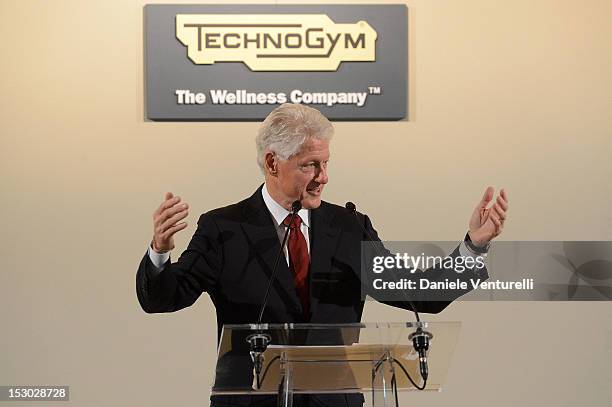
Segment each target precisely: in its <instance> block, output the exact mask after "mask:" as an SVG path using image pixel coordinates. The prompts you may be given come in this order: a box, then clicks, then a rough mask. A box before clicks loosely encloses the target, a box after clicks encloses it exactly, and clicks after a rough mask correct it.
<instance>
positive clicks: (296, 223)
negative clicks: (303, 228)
mask: <svg viewBox="0 0 612 407" xmlns="http://www.w3.org/2000/svg"><path fill="white" fill-rule="evenodd" d="M290 221H291V215H290V214H289V215H287V217H286V218H285V220H284V221H283V225H285V226H289V222H290ZM301 224H302V218H300V215H295V217H294V218H293V222H292V224H291V227H290V229H295V228H299V227H300V225H301Z"/></svg>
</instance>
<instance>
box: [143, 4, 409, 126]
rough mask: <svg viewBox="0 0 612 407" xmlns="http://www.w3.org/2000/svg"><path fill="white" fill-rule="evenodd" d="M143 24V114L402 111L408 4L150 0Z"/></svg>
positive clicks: (392, 114) (360, 115) (341, 115)
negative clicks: (288, 105) (300, 107)
mask: <svg viewBox="0 0 612 407" xmlns="http://www.w3.org/2000/svg"><path fill="white" fill-rule="evenodd" d="M144 23H145V85H146V89H145V100H146V108H145V115H146V118H147V119H150V120H160V121H212V120H225V121H235V120H262V119H263V118H264V117H265V116H266V115H267V114H268V113H269V112H270V111H271V110H272V109H274V107H276V106H278V105H279V104H281V103H284V102H285V101H287V102H294V103H303V104H306V105H310V106H312V107H315V108H317V109H319V110H320V111H321V112H322V113H323V114H324V115H325V116H327V117H328V118H330V119H333V120H399V119H402V118H404V117H405V116H406V111H407V91H408V85H407V73H408V68H407V63H408V62H407V44H408V41H407V37H408V29H407V8H406V7H405V6H404V5H380V6H379V5H358V6H352V5H351V6H344V5H146V6H145V8H144Z"/></svg>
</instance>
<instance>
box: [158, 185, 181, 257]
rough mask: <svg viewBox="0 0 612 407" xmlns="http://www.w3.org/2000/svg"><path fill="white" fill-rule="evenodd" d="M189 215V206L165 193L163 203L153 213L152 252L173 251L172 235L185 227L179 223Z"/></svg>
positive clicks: (178, 198) (169, 193) (176, 197)
mask: <svg viewBox="0 0 612 407" xmlns="http://www.w3.org/2000/svg"><path fill="white" fill-rule="evenodd" d="M187 215H189V205H188V204H187V203H186V202H183V203H181V198H180V197H178V196H174V195H172V192H166V195H165V197H164V202H162V204H161V205H160V206H159V208H157V210H156V211H155V212H153V243H152V246H153V250H155V251H156V252H158V253H161V252H167V251H170V250H172V249H174V234H175V233H176V232H178V231H180V230H183V229H185V228H186V227H187V223H186V222H180V221H181V220H183V219H185V218H186V217H187Z"/></svg>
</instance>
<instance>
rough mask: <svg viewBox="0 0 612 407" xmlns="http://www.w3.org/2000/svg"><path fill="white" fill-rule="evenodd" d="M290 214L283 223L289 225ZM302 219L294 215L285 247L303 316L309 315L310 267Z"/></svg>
mask: <svg viewBox="0 0 612 407" xmlns="http://www.w3.org/2000/svg"><path fill="white" fill-rule="evenodd" d="M290 220H291V215H287V217H286V218H285V221H284V222H283V224H284V225H285V226H289V221H290ZM301 224H302V219H301V218H300V217H299V216H298V215H295V217H294V218H293V222H292V224H291V227H290V229H291V231H290V232H289V240H288V242H287V247H288V248H289V269H290V270H291V272H292V273H293V282H294V283H295V289H296V290H297V293H298V297H300V302H301V303H302V309H303V310H304V316H305V317H306V318H308V316H309V315H310V298H309V296H308V268H309V267H310V256H308V246H306V239H305V238H304V235H303V234H302V230H301V229H300V225H301Z"/></svg>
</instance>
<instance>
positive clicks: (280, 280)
mask: <svg viewBox="0 0 612 407" xmlns="http://www.w3.org/2000/svg"><path fill="white" fill-rule="evenodd" d="M245 218H246V220H247V221H246V222H245V223H243V224H242V229H243V231H244V233H245V235H246V236H247V239H248V240H249V246H250V250H251V251H252V253H253V255H254V257H255V259H256V261H257V262H259V263H260V267H261V269H262V270H263V271H264V274H265V275H266V277H267V279H266V281H265V282H264V283H263V284H262V286H263V290H262V293H261V296H262V300H263V296H264V295H265V289H266V288H267V286H268V281H269V279H270V278H271V276H272V271H273V270H274V263H275V261H276V256H277V255H278V251H279V250H280V242H279V240H278V234H277V232H276V228H275V227H274V223H273V221H272V217H271V215H270V213H269V212H268V209H267V208H266V204H265V203H264V201H263V197H262V196H261V187H259V188H258V189H257V191H255V193H254V194H253V195H252V196H251V197H250V198H249V199H248V205H247V206H246V209H245ZM272 288H273V290H274V291H276V292H277V293H278V295H279V296H280V298H281V299H282V301H283V303H284V304H286V305H287V306H288V307H289V311H291V312H293V313H297V314H301V313H302V305H301V303H300V300H299V298H298V296H297V292H296V290H295V284H294V282H293V276H292V275H291V272H290V271H289V268H288V267H287V261H286V259H285V256H284V255H283V254H281V257H280V259H279V262H278V270H277V272H276V278H275V279H274V282H273V284H272Z"/></svg>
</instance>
